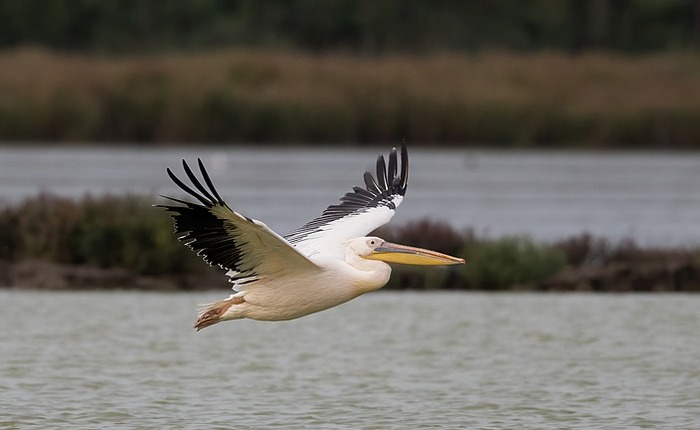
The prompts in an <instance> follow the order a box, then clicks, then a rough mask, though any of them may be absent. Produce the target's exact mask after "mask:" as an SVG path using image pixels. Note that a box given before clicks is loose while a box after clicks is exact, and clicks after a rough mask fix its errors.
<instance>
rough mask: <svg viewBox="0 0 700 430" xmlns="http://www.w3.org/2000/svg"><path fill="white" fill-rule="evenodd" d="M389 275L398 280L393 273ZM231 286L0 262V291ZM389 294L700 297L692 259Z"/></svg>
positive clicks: (220, 276) (216, 278)
mask: <svg viewBox="0 0 700 430" xmlns="http://www.w3.org/2000/svg"><path fill="white" fill-rule="evenodd" d="M394 276H397V277H403V276H405V273H402V271H398V273H397V274H396V275H394ZM230 286H231V284H230V283H228V279H227V278H226V276H225V275H224V271H222V270H219V269H214V268H212V269H211V270H208V271H206V272H205V273H200V274H192V273H190V274H182V275H159V276H145V275H138V274H135V273H133V272H130V271H129V270H127V269H124V268H99V267H95V266H85V265H69V264H58V263H51V262H47V261H41V260H24V261H19V262H7V261H0V289H4V290H35V291H109V290H128V291H144V292H177V291H224V290H226V291H228V290H229V289H230ZM384 289H385V290H392V291H465V292H467V291H481V292H489V291H491V292H496V291H498V292H508V291H510V292H537V293H581V292H586V293H700V262H698V261H692V260H691V259H683V258H682V259H678V260H676V261H667V262H657V263H646V264H631V263H617V264H612V265H610V266H607V267H601V268H598V269H594V268H590V267H587V268H576V267H572V266H567V267H565V268H564V269H563V270H561V271H559V272H558V273H556V274H554V275H552V276H549V277H547V278H545V279H542V280H538V281H531V282H526V283H521V284H515V285H511V286H510V287H506V288H499V289H489V288H459V286H451V287H448V288H431V287H430V286H427V285H423V286H422V287H418V288H416V287H413V288H411V287H410V286H406V285H402V284H399V285H397V284H396V282H391V283H390V284H389V285H388V286H387V287H385V288H384Z"/></svg>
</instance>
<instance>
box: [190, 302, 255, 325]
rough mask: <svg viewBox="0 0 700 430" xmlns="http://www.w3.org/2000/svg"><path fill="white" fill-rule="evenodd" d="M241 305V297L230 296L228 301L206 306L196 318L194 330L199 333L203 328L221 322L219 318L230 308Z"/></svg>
mask: <svg viewBox="0 0 700 430" xmlns="http://www.w3.org/2000/svg"><path fill="white" fill-rule="evenodd" d="M241 303H245V299H244V298H243V297H235V296H232V297H229V298H228V299H225V300H220V301H218V302H215V303H212V304H211V305H206V306H205V308H204V310H203V311H202V313H201V314H200V315H199V316H198V317H197V321H195V323H194V329H195V330H197V331H200V330H201V329H203V328H207V327H209V326H211V325H214V324H216V323H218V322H220V321H222V319H221V317H222V316H223V315H224V314H225V313H226V311H227V310H228V309H229V308H230V307H231V306H233V305H240V304H241Z"/></svg>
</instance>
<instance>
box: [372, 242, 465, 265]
mask: <svg viewBox="0 0 700 430" xmlns="http://www.w3.org/2000/svg"><path fill="white" fill-rule="evenodd" d="M365 258H367V259H370V260H381V261H385V262H387V263H400V264H413V265H417V266H450V265H453V264H464V259H463V258H457V257H452V256H450V255H447V254H442V253H439V252H436V251H430V250H428V249H422V248H414V247H412V246H406V245H398V244H396V243H390V242H384V243H382V244H381V246H379V247H377V248H374V251H372V253H371V254H370V255H368V256H366V257H365Z"/></svg>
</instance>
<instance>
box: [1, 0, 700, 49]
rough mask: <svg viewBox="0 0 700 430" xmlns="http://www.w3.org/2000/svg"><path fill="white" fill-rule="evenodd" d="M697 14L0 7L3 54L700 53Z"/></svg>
mask: <svg viewBox="0 0 700 430" xmlns="http://www.w3.org/2000/svg"><path fill="white" fill-rule="evenodd" d="M699 12H700V3H699V2H698V1H696V0H673V1H658V0H603V1H587V0H534V1H526V2H523V1H513V0H490V1H488V2H454V1H445V0H379V1H352V0H334V1H322V0H320V1H319V0H285V1H279V0H277V1H264V2H261V1H256V0H230V1H220V0H181V1H177V2H160V1H154V0H139V1H135V0H112V1H109V2H100V1H91V0H70V1H68V0H52V1H50V2H45V1H41V0H2V1H0V16H2V17H3V19H2V24H3V25H2V26H0V48H3V47H4V48H9V47H16V46H18V45H20V44H26V43H34V44H41V45H44V46H48V47H51V48H54V49H60V50H71V51H82V52H97V53H115V52H116V53H129V52H153V51H164V50H182V49H190V50H191V49H202V48H204V49H211V48H212V47H217V46H218V47H225V46H248V47H265V48H275V49H280V48H283V49H287V48H292V49H298V50H299V49H300V50H315V51H319V50H329V49H330V50H339V49H340V50H345V51H352V52H360V53H386V52H396V51H400V52H418V51H428V50H430V51H433V50H470V51H475V50H479V49H482V48H484V47H487V48H488V47H498V48H502V49H509V50H535V49H557V50H566V51H571V52H577V51H579V50H582V49H587V48H597V49H601V48H602V49H606V50H621V51H626V52H642V51H650V50H659V49H669V48H675V49H678V48H689V47H697V46H699V45H700V13H699Z"/></svg>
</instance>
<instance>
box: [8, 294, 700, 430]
mask: <svg viewBox="0 0 700 430" xmlns="http://www.w3.org/2000/svg"><path fill="white" fill-rule="evenodd" d="M221 295H223V293H222V294H221ZM217 297H218V295H214V294H202V293H197V294H155V293H153V294H152V293H136V292H101V293H98V292H67V293H42V292H20V291H8V290H4V291H0V306H1V308H2V312H0V325H1V326H2V327H3V330H2V331H0V345H2V352H1V354H2V357H0V427H3V428H21V429H28V428H36V429H46V428H172V429H179V428H187V429H216V428H237V429H257V428H280V429H282V428H284V429H286V428H302V427H318V428H352V429H357V428H367V429H371V428H422V427H426V428H459V427H467V428H481V429H501V428H536V429H547V428H579V429H589V428H674V429H681V428H687V429H690V428H697V426H698V423H700V360H698V357H700V336H698V327H700V312H698V309H700V296H692V295H624V296H615V295H578V294H572V295H534V294H493V295H491V294H467V293H459V294H450V293H395V292H379V293H374V294H370V295H367V296H364V297H361V298H359V299H357V300H355V301H352V302H350V303H348V304H346V305H344V306H341V307H339V308H336V309H331V310H329V311H326V312H322V313H320V314H315V315H311V316H309V317H305V318H302V319H299V320H295V321H290V322H283V323H261V322H254V321H236V322H228V323H224V324H221V325H218V326H214V327H212V328H208V329H206V330H204V331H202V332H200V333H195V332H194V331H193V330H192V329H191V323H192V321H193V317H194V311H193V309H194V307H195V305H196V304H197V303H199V302H203V301H208V300H212V299H214V298H217Z"/></svg>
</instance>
